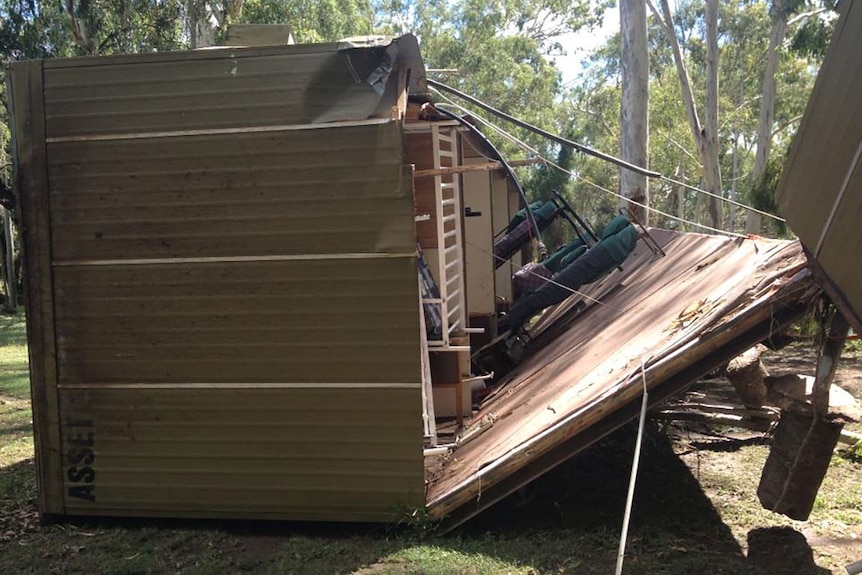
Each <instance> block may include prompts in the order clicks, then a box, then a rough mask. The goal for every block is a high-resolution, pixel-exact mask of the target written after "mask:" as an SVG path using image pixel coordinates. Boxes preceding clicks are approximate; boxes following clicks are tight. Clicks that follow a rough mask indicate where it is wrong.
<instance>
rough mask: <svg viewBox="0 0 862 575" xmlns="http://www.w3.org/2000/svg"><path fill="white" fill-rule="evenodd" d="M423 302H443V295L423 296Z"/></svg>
mask: <svg viewBox="0 0 862 575" xmlns="http://www.w3.org/2000/svg"><path fill="white" fill-rule="evenodd" d="M422 303H443V298H441V297H423V298H422Z"/></svg>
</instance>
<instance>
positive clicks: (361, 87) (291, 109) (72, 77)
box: [45, 44, 394, 138]
mask: <svg viewBox="0 0 862 575" xmlns="http://www.w3.org/2000/svg"><path fill="white" fill-rule="evenodd" d="M315 48H316V47H305V48H303V49H299V50H298V49H295V48H293V47H290V46H285V47H282V48H277V49H273V48H269V49H258V48H231V49H225V50H220V51H218V52H216V53H212V54H209V55H201V56H199V55H192V56H189V55H187V54H183V53H177V54H165V55H159V56H157V57H150V58H148V57H140V58H128V57H108V58H104V59H101V60H100V61H99V60H97V61H96V62H92V61H87V60H70V61H66V62H60V63H59V64H57V65H54V66H46V74H45V96H46V97H45V100H46V103H45V114H46V127H47V136H48V138H62V137H69V136H82V135H97V134H98V135H103V134H124V133H134V132H161V131H174V130H199V129H218V128H237V127H245V126H273V125H275V126H279V125H291V124H308V123H312V122H318V121H334V120H365V119H366V118H369V117H371V116H373V115H375V113H376V112H378V108H379V107H381V108H382V109H383V110H384V111H385V112H387V113H388V108H389V106H391V104H392V102H391V99H392V98H391V95H389V97H388V99H387V102H388V104H385V103H384V104H381V98H380V95H379V94H378V93H377V92H375V90H374V88H373V87H372V86H371V85H369V84H368V83H367V82H366V79H367V78H368V77H369V75H370V74H371V72H372V71H373V70H374V69H375V68H377V67H378V66H379V65H380V58H381V56H382V54H383V53H384V51H385V47H380V48H372V49H366V50H340V51H338V50H337V47H336V46H335V45H332V44H329V45H322V46H320V47H319V48H317V49H315ZM393 87H394V86H393Z"/></svg>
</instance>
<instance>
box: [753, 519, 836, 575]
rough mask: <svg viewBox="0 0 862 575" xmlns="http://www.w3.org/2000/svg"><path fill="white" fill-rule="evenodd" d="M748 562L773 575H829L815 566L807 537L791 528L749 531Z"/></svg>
mask: <svg viewBox="0 0 862 575" xmlns="http://www.w3.org/2000/svg"><path fill="white" fill-rule="evenodd" d="M748 561H749V562H750V563H751V564H752V565H757V566H759V567H762V568H763V569H764V570H765V571H767V572H769V573H770V574H772V575H829V574H830V573H831V571H829V570H828V569H823V568H822V567H818V566H817V565H816V564H815V563H814V552H813V551H812V550H811V547H809V545H808V541H807V540H806V539H805V535H803V534H802V533H800V532H799V531H796V530H795V529H793V528H791V527H769V528H765V529H752V530H751V531H749V532H748Z"/></svg>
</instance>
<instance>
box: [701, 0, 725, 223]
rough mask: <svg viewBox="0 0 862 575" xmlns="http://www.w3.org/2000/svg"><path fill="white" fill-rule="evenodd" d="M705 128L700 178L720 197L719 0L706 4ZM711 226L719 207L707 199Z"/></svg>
mask: <svg viewBox="0 0 862 575" xmlns="http://www.w3.org/2000/svg"><path fill="white" fill-rule="evenodd" d="M704 20H705V23H706V127H705V128H704V130H705V131H704V130H701V146H702V147H703V151H702V153H701V157H702V158H703V178H704V182H705V183H706V191H708V192H711V193H713V194H715V195H716V196H721V166H719V164H718V149H719V148H718V0H707V1H706V16H705V18H704ZM708 203H709V219H710V223H711V225H712V227H714V228H721V223H722V222H721V204H719V199H718V198H717V197H715V196H710V198H709V202H708Z"/></svg>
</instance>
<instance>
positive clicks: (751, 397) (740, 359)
mask: <svg viewBox="0 0 862 575" xmlns="http://www.w3.org/2000/svg"><path fill="white" fill-rule="evenodd" d="M762 352H763V347H762V346H760V345H756V346H754V347H752V348H750V349H748V350H747V351H745V352H743V353H742V354H740V355H738V356H737V357H735V358H734V359H732V360H731V361H730V363H728V364H727V367H726V368H725V374H726V375H727V379H729V380H730V383H732V384H733V387H734V389H736V393H737V394H738V395H739V398H740V399H742V402H743V403H744V404H745V406H746V407H761V406H763V404H764V403H765V401H766V384H765V383H764V378H765V377H766V376H768V375H769V372H768V371H767V370H766V367H764V366H763V363H761V361H760V354H761V353H762Z"/></svg>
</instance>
